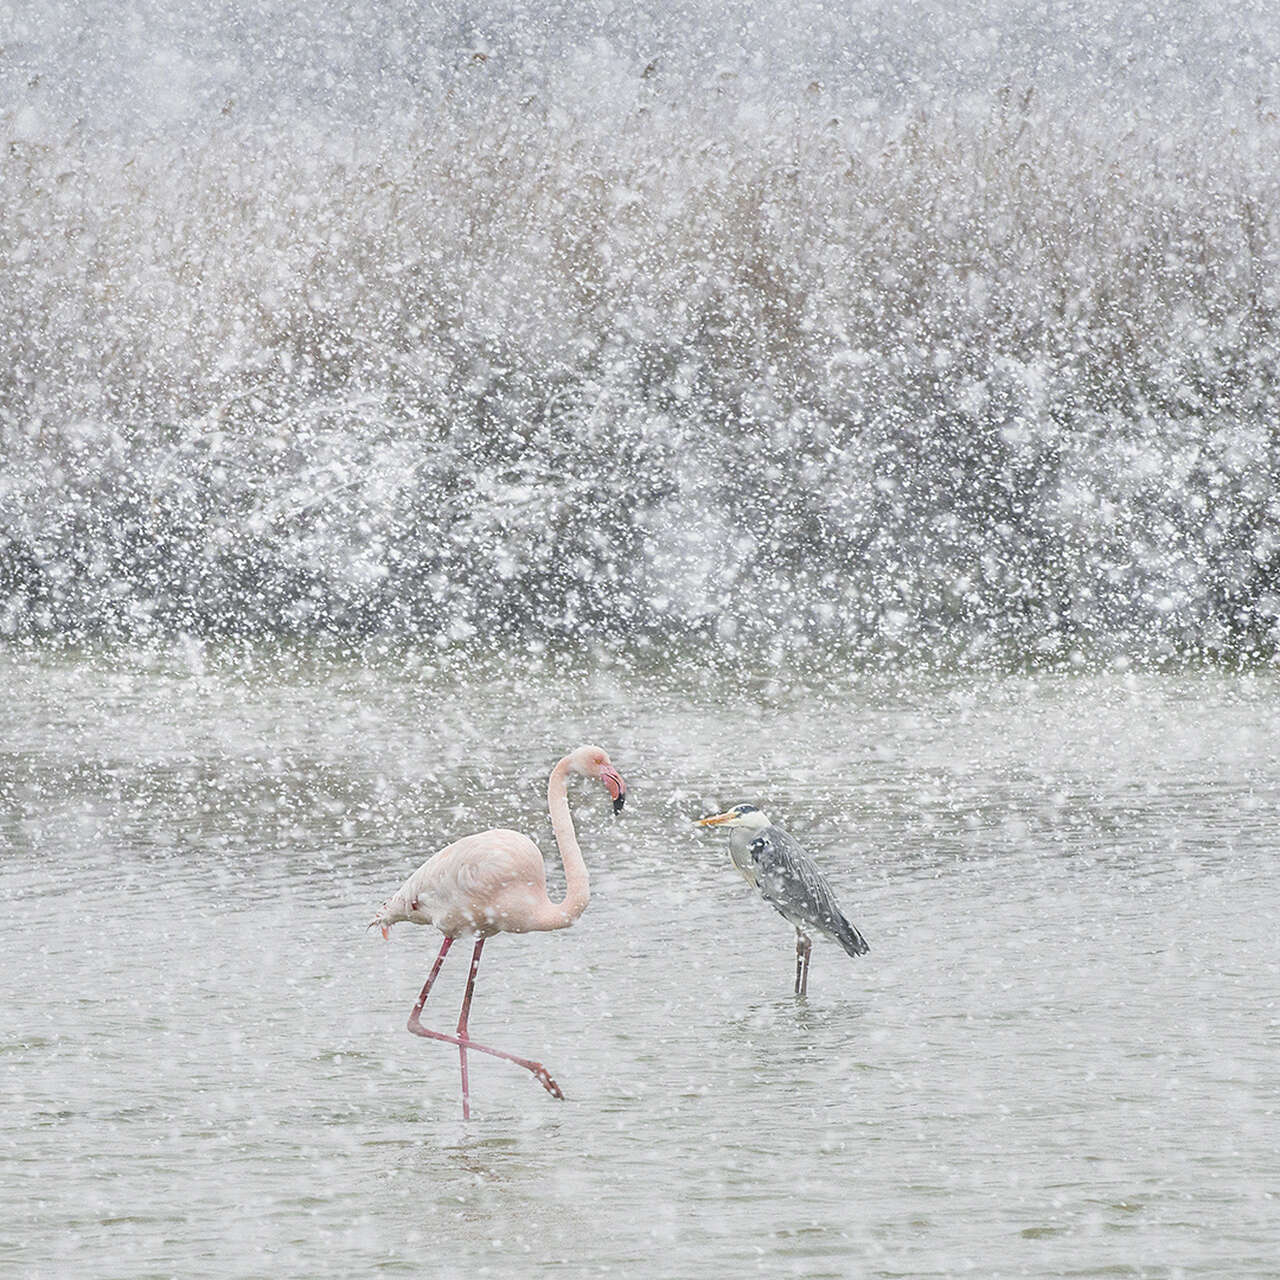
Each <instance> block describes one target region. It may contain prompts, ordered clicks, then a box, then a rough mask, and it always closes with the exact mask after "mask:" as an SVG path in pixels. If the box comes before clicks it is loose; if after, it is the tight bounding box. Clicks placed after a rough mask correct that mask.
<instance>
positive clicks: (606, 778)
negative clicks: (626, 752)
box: [569, 744, 627, 813]
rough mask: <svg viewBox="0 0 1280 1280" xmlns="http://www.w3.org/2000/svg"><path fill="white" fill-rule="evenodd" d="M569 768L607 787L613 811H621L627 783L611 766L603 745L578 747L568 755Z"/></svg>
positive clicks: (625, 796) (624, 800) (625, 797)
mask: <svg viewBox="0 0 1280 1280" xmlns="http://www.w3.org/2000/svg"><path fill="white" fill-rule="evenodd" d="M569 768H570V769H572V770H573V771H574V773H580V774H582V775H583V777H585V778H596V779H598V780H599V781H600V782H603V783H604V785H605V786H606V787H607V788H608V789H609V795H610V797H611V798H612V800H613V811H614V813H621V812H622V806H623V805H624V804H625V803H626V799H627V784H626V783H625V782H623V780H622V775H621V774H620V773H619V772H618V771H617V769H615V768H614V767H613V762H612V761H611V760H610V759H609V753H608V752H607V751H605V750H604V748H603V747H595V746H592V745H590V744H588V745H587V746H585V747H579V748H578V749H577V751H575V752H573V753H572V754H571V755H570V756H569Z"/></svg>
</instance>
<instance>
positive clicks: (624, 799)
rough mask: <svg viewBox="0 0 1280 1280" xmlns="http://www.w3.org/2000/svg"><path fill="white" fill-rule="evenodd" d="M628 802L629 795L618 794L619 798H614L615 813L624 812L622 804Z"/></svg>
mask: <svg viewBox="0 0 1280 1280" xmlns="http://www.w3.org/2000/svg"><path fill="white" fill-rule="evenodd" d="M626 803H627V797H626V796H625V795H620V796H618V798H617V799H616V800H614V802H613V811H614V813H621V812H622V806H623V805H624V804H626Z"/></svg>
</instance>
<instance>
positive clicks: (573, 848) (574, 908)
mask: <svg viewBox="0 0 1280 1280" xmlns="http://www.w3.org/2000/svg"><path fill="white" fill-rule="evenodd" d="M547 808H548V809H550V810H551V829H552V831H554V832H555V835H556V845H557V846H558V847H559V849H560V860H561V861H562V862H563V863H564V878H565V895H564V898H563V900H562V901H560V902H551V903H550V906H551V911H552V921H551V927H552V928H553V929H563V928H565V927H567V926H568V925H571V924H572V923H573V922H574V921H575V920H576V919H577V918H578V917H579V916H580V915H581V914H582V913H583V912H584V911H585V910H586V909H587V902H588V901H589V900H590V898H591V889H590V886H589V884H588V882H587V864H586V863H585V862H583V860H582V850H581V849H579V848H578V837H577V835H576V834H575V832H574V830H573V818H572V817H571V816H570V813H569V757H568V756H565V758H564V759H563V760H561V761H560V763H559V764H557V765H556V767H555V768H554V769H552V770H551V779H550V781H549V782H548V783H547Z"/></svg>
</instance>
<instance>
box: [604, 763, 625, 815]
mask: <svg viewBox="0 0 1280 1280" xmlns="http://www.w3.org/2000/svg"><path fill="white" fill-rule="evenodd" d="M600 781H601V782H603V783H604V785H605V786H606V787H608V788H609V794H610V795H611V796H612V797H613V811H614V813H621V812H622V806H623V805H624V804H626V802H627V784H626V783H625V782H623V780H622V775H621V774H620V773H619V772H618V771H617V769H615V768H614V767H613V766H612V765H605V767H604V768H603V769H602V770H601V772H600Z"/></svg>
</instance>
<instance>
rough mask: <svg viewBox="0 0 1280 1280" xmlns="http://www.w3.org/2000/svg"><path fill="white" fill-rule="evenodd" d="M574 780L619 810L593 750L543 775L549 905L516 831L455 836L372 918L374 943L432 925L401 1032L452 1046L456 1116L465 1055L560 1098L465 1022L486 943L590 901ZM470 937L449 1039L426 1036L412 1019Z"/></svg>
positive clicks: (604, 762) (546, 926) (558, 918)
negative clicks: (437, 936) (555, 851)
mask: <svg viewBox="0 0 1280 1280" xmlns="http://www.w3.org/2000/svg"><path fill="white" fill-rule="evenodd" d="M570 773H579V774H583V775H585V776H587V777H593V778H597V779H599V780H600V781H601V782H603V783H604V784H605V786H606V787H608V789H609V793H610V795H611V796H612V797H613V806H614V810H615V812H616V811H617V810H620V809H621V808H622V804H623V800H624V798H625V796H626V784H625V783H624V782H623V781H622V778H621V777H620V776H619V775H618V772H617V770H616V769H614V768H613V765H612V764H611V763H610V761H609V757H608V755H607V754H606V753H605V752H604V751H602V750H601V749H600V748H599V747H593V746H583V747H579V748H578V749H577V750H576V751H573V752H571V753H570V754H569V755H567V756H565V757H564V759H563V760H561V761H559V763H557V765H556V767H555V768H554V769H552V771H551V779H550V782H549V783H548V786H547V805H548V807H549V808H550V810H551V826H552V829H553V830H554V832H555V836H556V844H557V845H558V846H559V849H560V856H561V858H562V859H563V861H564V870H565V883H566V889H565V896H564V899H563V900H562V901H560V902H552V900H551V898H550V897H549V896H548V894H547V873H546V868H545V866H544V865H543V861H542V853H541V851H540V850H539V849H538V846H537V845H536V844H534V843H533V841H532V840H530V839H529V837H528V836H526V835H522V834H521V833H520V832H519V831H508V830H506V829H504V828H497V829H495V830H493V831H482V832H480V833H479V834H478V835H473V836H463V837H462V839H461V840H455V841H454V842H453V843H452V844H450V845H446V846H445V847H444V848H443V849H441V850H440V852H439V853H436V854H433V855H432V856H431V857H430V858H428V859H427V860H426V862H424V863H423V864H422V866H420V867H419V868H418V869H417V870H416V871H415V872H414V873H413V874H412V875H411V876H410V877H409V878H408V879H407V880H406V881H405V882H404V884H402V885H401V886H400V888H399V889H398V890H397V891H396V892H395V893H394V894H392V896H391V897H390V898H388V899H387V901H386V902H384V903H383V904H382V907H381V908H380V910H379V911H378V914H377V915H376V916H375V917H374V919H373V922H372V923H373V924H375V925H378V926H379V927H380V928H381V930H382V936H383V937H384V938H385V937H386V936H387V931H388V930H389V929H390V927H391V926H392V925H393V924H398V923H399V922H401V921H409V922H410V923H412V924H426V925H433V926H434V927H435V928H437V929H439V930H440V932H441V933H442V934H444V942H443V943H442V945H441V947H440V953H439V955H438V956H437V957H436V962H435V964H434V966H433V967H432V969H431V973H430V975H429V976H428V978H427V982H426V985H425V986H424V987H423V988H422V994H421V995H420V996H419V997H418V1002H417V1004H416V1005H415V1006H414V1009H413V1012H412V1013H411V1014H410V1015H409V1030H410V1031H411V1032H413V1033H414V1035H419V1036H425V1037H426V1038H428V1039H431V1040H445V1041H447V1042H449V1043H450V1044H456V1045H457V1046H458V1051H459V1056H460V1058H461V1062H462V1114H463V1118H464V1119H465V1118H467V1117H468V1116H469V1115H470V1114H471V1112H470V1098H469V1093H468V1085H467V1050H468V1049H474V1050H476V1051H477V1052H480V1053H488V1054H492V1055H493V1056H494V1057H498V1058H506V1059H507V1060H508V1061H511V1062H515V1063H518V1064H519V1065H520V1066H523V1067H525V1068H526V1069H528V1070H529V1071H532V1072H533V1073H534V1075H535V1076H537V1077H538V1079H539V1080H540V1081H541V1082H542V1084H543V1087H544V1088H546V1090H547V1091H548V1092H549V1093H551V1094H553V1095H554V1096H555V1097H557V1098H560V1097H563V1096H564V1095H563V1094H562V1093H561V1092H560V1088H559V1086H558V1085H557V1084H556V1082H555V1081H554V1080H552V1078H551V1077H550V1075H549V1074H548V1073H547V1070H546V1068H545V1067H543V1066H542V1065H541V1064H540V1063H537V1062H531V1061H529V1060H528V1059H525V1058H517V1057H515V1056H513V1055H512V1054H509V1053H503V1052H502V1051H501V1050H498V1049H490V1048H487V1047H486V1046H485V1045H482V1044H476V1043H475V1041H473V1040H471V1039H470V1037H469V1036H468V1035H467V1016H468V1014H469V1012H470V1009H471V997H472V994H473V992H474V990H475V980H476V970H477V969H478V967H479V965H480V952H481V951H482V949H483V948H484V943H485V939H486V938H490V937H492V936H493V935H494V934H495V933H531V932H535V931H541V930H550V929H565V928H567V927H568V926H569V925H571V924H573V922H574V921H575V920H576V919H577V918H578V917H579V916H580V915H581V914H582V913H583V911H585V910H586V907H587V902H588V900H589V898H590V888H589V885H588V880H587V868H586V863H584V862H583V860H582V851H581V850H580V849H579V848H578V839H577V836H576V835H575V833H574V830H573V819H572V818H571V817H570V815H569V800H568V787H567V783H568V777H569V774H570ZM460 937H474V938H475V939H476V944H475V951H474V954H473V956H472V960H471V974H470V978H469V980H468V982H467V993H466V996H465V997H464V999H463V1002H462V1014H461V1017H460V1018H459V1020H458V1033H457V1035H456V1036H449V1035H445V1034H444V1033H443V1032H439V1031H431V1030H428V1029H427V1028H426V1027H424V1026H423V1025H422V1023H421V1021H420V1020H419V1018H420V1015H421V1013H422V1009H423V1006H424V1005H425V1004H426V1000H427V994H428V992H430V990H431V984H432V983H433V982H434V981H435V979H436V975H437V974H438V973H439V972H440V966H441V965H442V964H443V963H444V958H445V956H446V955H447V954H448V953H449V948H450V947H451V946H452V945H453V942H454V939H455V938H460Z"/></svg>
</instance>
